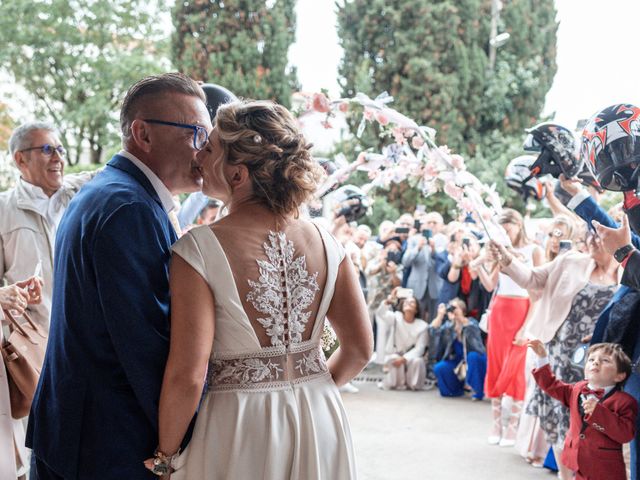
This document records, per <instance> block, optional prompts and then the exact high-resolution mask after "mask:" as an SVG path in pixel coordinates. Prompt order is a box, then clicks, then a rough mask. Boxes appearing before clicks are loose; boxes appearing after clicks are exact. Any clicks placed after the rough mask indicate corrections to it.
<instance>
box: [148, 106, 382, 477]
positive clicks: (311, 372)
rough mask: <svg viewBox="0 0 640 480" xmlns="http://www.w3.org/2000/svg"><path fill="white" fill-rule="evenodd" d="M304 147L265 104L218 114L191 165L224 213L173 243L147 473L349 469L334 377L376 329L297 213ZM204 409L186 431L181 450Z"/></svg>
mask: <svg viewBox="0 0 640 480" xmlns="http://www.w3.org/2000/svg"><path fill="white" fill-rule="evenodd" d="M310 147H311V145H309V144H308V143H307V142H306V141H305V139H304V137H303V136H302V134H301V133H299V131H298V129H297V126H296V122H295V120H294V119H293V117H292V116H291V114H290V113H289V112H288V111H287V110H286V109H285V108H284V107H281V106H279V105H276V104H274V103H272V102H248V103H242V102H235V103H231V104H228V105H224V106H222V107H220V109H219V110H218V112H217V116H216V125H215V127H214V130H213V131H212V133H211V135H210V139H209V144H208V146H207V147H206V148H205V150H203V151H202V153H201V154H200V157H199V160H200V161H202V176H203V179H204V185H203V192H204V193H205V194H207V195H208V196H211V197H214V198H218V199H221V200H222V201H223V202H224V203H225V204H226V206H227V208H228V215H227V216H225V217H224V218H222V219H221V220H219V221H217V222H215V223H214V224H213V225H211V226H201V227H196V228H194V229H192V230H190V231H189V232H188V233H186V234H185V235H184V236H183V237H182V238H181V239H180V240H179V241H178V242H177V243H176V244H175V245H174V247H173V251H174V255H173V258H172V262H171V274H170V287H171V343H170V352H169V358H168V362H167V367H166V371H165V376H164V383H163V386H162V393H161V397H160V418H159V431H160V432H159V433H160V439H159V446H158V451H157V452H156V454H155V463H156V465H155V467H154V465H153V461H147V462H145V463H146V464H147V466H148V467H152V468H154V470H155V472H156V473H161V472H162V471H163V470H167V469H168V468H169V467H170V468H175V469H176V471H175V473H174V474H173V475H172V480H180V479H193V480H201V479H207V480H215V479H221V480H222V479H234V480H243V479H256V478H260V479H307V480H313V479H318V480H319V479H328V478H336V479H337V478H339V479H350V478H354V477H355V476H356V470H355V461H354V455H353V448H352V445H351V433H350V430H349V424H348V421H347V417H346V414H345V411H344V408H343V406H342V400H341V398H340V394H339V393H338V385H342V384H344V383H346V382H348V381H349V380H351V379H352V378H353V377H354V376H355V375H357V374H358V373H359V372H360V371H361V370H362V368H364V366H365V365H366V363H367V361H368V360H369V358H371V353H372V350H373V342H372V335H371V327H370V324H369V317H368V314H367V307H366V304H365V301H364V297H363V295H362V292H361V290H360V285H359V283H358V277H357V275H356V270H355V268H354V267H353V264H352V263H351V260H350V259H349V258H348V257H346V256H345V252H344V249H343V248H342V246H341V245H340V244H339V243H338V242H337V241H336V240H335V239H334V238H333V237H332V236H331V235H330V234H329V233H328V232H326V231H325V230H323V229H322V228H320V227H318V226H316V225H314V224H313V223H311V222H309V221H307V220H302V219H300V218H298V210H299V207H300V206H301V204H302V203H303V202H304V201H306V200H307V199H308V198H310V197H311V196H312V195H313V193H314V191H315V189H316V185H317V181H318V179H319V177H320V173H319V172H320V170H319V167H318V165H317V164H316V163H315V161H314V160H313V159H312V158H311V154H310V152H309V149H310ZM325 318H326V319H328V320H329V322H330V323H331V325H332V327H333V329H334V330H335V332H336V334H337V336H338V339H339V341H340V347H339V348H338V350H336V352H334V354H333V355H332V356H331V358H330V359H329V361H328V362H327V361H325V358H324V355H323V354H322V351H321V347H320V336H321V334H322V329H323V325H324V322H325ZM205 378H206V389H205V393H204V396H203V397H202V389H203V383H204V379H205ZM201 397H202V398H201ZM199 404H200V408H199V411H198V417H197V421H196V424H195V429H194V432H193V437H192V439H191V441H190V443H189V445H188V447H187V448H186V449H185V451H184V453H182V454H181V455H180V456H179V457H177V453H178V448H179V446H180V443H181V441H182V439H183V437H184V435H185V432H186V431H187V427H188V425H189V422H190V421H191V419H192V417H193V415H194V413H195V412H196V408H198V405H199ZM150 453H151V452H150Z"/></svg>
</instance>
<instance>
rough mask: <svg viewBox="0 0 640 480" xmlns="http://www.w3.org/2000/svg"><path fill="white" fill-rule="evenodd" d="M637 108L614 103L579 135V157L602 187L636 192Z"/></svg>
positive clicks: (639, 161)
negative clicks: (580, 139) (580, 140)
mask: <svg viewBox="0 0 640 480" xmlns="http://www.w3.org/2000/svg"><path fill="white" fill-rule="evenodd" d="M639 119H640V108H638V107H636V106H634V105H631V104H629V103H623V104H616V105H612V106H610V107H607V108H605V109H604V110H602V111H600V112H598V113H597V114H596V115H594V116H593V117H592V118H591V119H590V120H589V122H587V125H585V127H584V131H583V132H582V145H581V147H580V157H581V158H582V159H583V161H584V163H585V164H586V165H587V167H588V168H589V169H590V170H591V172H592V173H593V175H594V176H595V177H596V179H597V180H598V182H600V185H601V186H602V188H605V189H607V190H613V191H617V192H619V191H633V190H637V189H638V174H639V173H640V122H639V121H638V120H639Z"/></svg>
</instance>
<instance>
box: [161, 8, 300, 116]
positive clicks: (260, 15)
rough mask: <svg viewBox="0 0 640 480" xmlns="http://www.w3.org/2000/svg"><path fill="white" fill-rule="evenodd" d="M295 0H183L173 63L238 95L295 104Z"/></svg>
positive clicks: (176, 10) (176, 16)
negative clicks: (291, 56) (290, 64)
mask: <svg viewBox="0 0 640 480" xmlns="http://www.w3.org/2000/svg"><path fill="white" fill-rule="evenodd" d="M294 6H295V0H271V1H266V2H265V1H264V0H224V1H221V0H212V1H195V2H177V3H176V5H175V7H174V9H173V22H174V25H175V33H174V35H173V38H172V57H173V63H174V64H175V65H176V66H177V68H178V69H179V70H180V71H182V72H184V73H185V74H187V75H190V76H191V77H193V78H196V79H198V80H204V81H209V82H213V83H218V84H220V85H223V86H225V87H227V88H229V89H230V90H232V91H233V92H234V93H235V94H236V95H238V96H241V97H247V98H255V99H271V100H275V101H277V102H279V103H281V104H283V105H287V106H288V105H289V104H290V100H291V94H292V92H293V91H294V90H295V89H297V78H296V77H297V75H296V71H295V69H288V68H287V54H288V50H289V46H290V45H291V44H292V43H293V41H294V40H295V28H296V18H295V12H294Z"/></svg>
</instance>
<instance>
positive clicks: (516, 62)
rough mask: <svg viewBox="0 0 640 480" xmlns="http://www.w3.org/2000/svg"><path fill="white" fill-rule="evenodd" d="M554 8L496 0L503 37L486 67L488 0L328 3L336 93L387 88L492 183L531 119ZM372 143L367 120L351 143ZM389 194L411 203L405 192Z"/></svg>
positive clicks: (398, 104) (547, 2) (551, 67)
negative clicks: (336, 45)
mask: <svg viewBox="0 0 640 480" xmlns="http://www.w3.org/2000/svg"><path fill="white" fill-rule="evenodd" d="M555 16H556V10H555V6H554V1H553V0H540V1H533V0H509V1H508V2H504V7H503V9H502V11H501V12H500V18H499V22H498V32H508V33H509V34H510V36H511V37H510V39H509V40H508V42H507V43H506V44H505V45H504V46H502V47H500V48H499V49H498V50H497V58H496V62H495V65H493V68H491V66H490V65H489V48H490V47H489V38H490V21H491V0H414V1H412V2H407V1H404V0H345V1H344V2H343V3H342V4H339V5H338V29H339V38H340V39H341V44H342V47H343V48H344V57H343V59H342V62H341V65H340V67H339V74H340V82H341V85H342V90H343V91H342V94H343V95H344V96H353V95H354V94H355V93H357V92H359V91H360V92H364V93H366V94H367V95H369V96H371V97H375V96H376V95H378V94H379V93H381V92H383V91H388V92H389V93H390V94H391V95H392V96H393V97H394V99H395V100H394V102H393V104H392V105H391V106H392V107H393V108H395V109H396V110H398V111H400V112H402V113H404V114H406V115H408V116H410V117H412V118H414V119H415V120H416V121H418V122H419V123H421V124H423V125H429V126H430V127H433V128H435V129H436V130H437V132H438V135H437V138H436V139H437V142H438V143H439V144H447V145H449V146H450V147H451V148H452V149H453V150H454V151H457V152H460V153H461V154H462V155H464V156H465V158H467V159H468V165H469V169H470V170H471V171H472V172H473V173H474V174H476V175H478V176H479V177H480V178H481V179H482V180H485V181H486V182H487V183H489V184H491V183H494V182H496V183H497V184H498V187H499V189H501V190H502V189H503V188H502V185H501V184H502V182H501V178H502V176H503V174H504V170H505V167H506V164H507V163H508V161H509V160H510V159H511V158H513V157H515V156H517V155H520V154H521V153H523V152H522V151H521V150H520V149H518V148H517V147H515V146H516V145H518V144H521V142H522V140H523V130H524V129H525V128H527V127H530V126H532V125H534V124H535V123H536V122H537V121H538V119H539V117H540V113H541V111H542V108H543V107H544V99H545V95H546V93H547V91H548V90H549V88H550V87H551V84H552V81H553V77H554V75H555V72H556V63H555V57H556V32H557V22H556V20H555ZM351 126H352V127H353V128H354V131H355V127H356V126H357V123H356V122H354V123H353V124H352V125H351ZM381 143H384V142H381V141H380V140H379V139H378V138H377V132H376V131H375V130H373V131H370V132H369V133H367V134H365V135H363V136H362V138H361V141H360V145H359V146H357V147H355V151H356V153H357V150H359V149H363V148H367V147H371V146H374V145H377V146H379V145H380V144H381ZM510 155H513V156H510ZM501 193H502V194H503V198H505V197H506V198H507V200H508V201H509V202H515V203H516V204H517V202H518V200H517V199H516V198H515V197H513V196H512V195H511V193H510V192H508V191H506V190H504V191H503V192H501ZM390 200H391V201H393V202H394V203H395V204H396V205H403V204H411V203H414V202H413V201H412V199H411V196H410V195H409V193H408V192H407V193H405V194H403V196H402V200H401V201H399V200H398V199H393V196H392V198H391V199H390ZM435 202H437V201H436V199H435V198H433V199H429V200H427V201H426V203H427V205H428V206H430V207H435V206H436V205H437V203H435ZM417 203H424V202H421V201H418V202H417ZM431 204H433V205H431ZM444 206H445V205H443V207H444Z"/></svg>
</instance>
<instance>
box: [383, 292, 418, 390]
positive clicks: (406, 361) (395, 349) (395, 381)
mask: <svg viewBox="0 0 640 480" xmlns="http://www.w3.org/2000/svg"><path fill="white" fill-rule="evenodd" d="M396 305H397V307H396ZM393 307H396V308H395V310H394V308H393ZM376 318H377V319H378V320H379V321H380V322H382V323H384V324H385V325H386V327H387V332H388V335H387V343H386V348H385V358H384V370H385V371H386V373H385V376H384V380H383V381H382V385H381V387H382V388H383V389H384V390H394V389H397V390H404V389H406V388H408V389H409V390H422V388H423V387H424V381H425V375H426V368H425V361H424V352H425V350H426V348H427V327H428V324H427V322H425V321H424V320H422V319H420V318H419V316H418V300H417V299H416V298H415V297H414V296H413V292H412V291H411V290H409V289H400V288H394V289H393V291H392V292H391V295H389V296H388V297H387V298H386V300H384V302H382V304H381V305H380V307H378V310H377V311H376Z"/></svg>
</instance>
